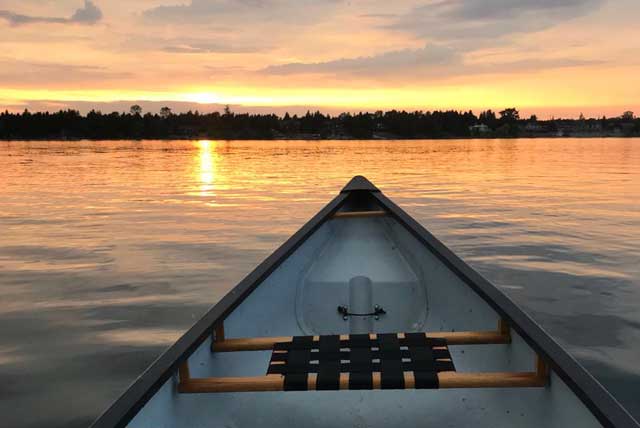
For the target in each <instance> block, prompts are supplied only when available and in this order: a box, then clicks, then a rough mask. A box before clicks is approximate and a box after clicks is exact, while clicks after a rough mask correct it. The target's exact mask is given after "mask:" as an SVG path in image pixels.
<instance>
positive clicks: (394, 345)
mask: <svg viewBox="0 0 640 428" xmlns="http://www.w3.org/2000/svg"><path fill="white" fill-rule="evenodd" d="M378 343H379V346H380V365H381V370H380V377H381V381H382V383H381V388H382V389H404V372H403V371H402V353H401V352H400V341H399V340H398V335H396V334H379V335H378Z"/></svg>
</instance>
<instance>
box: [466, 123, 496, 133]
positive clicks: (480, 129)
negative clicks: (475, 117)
mask: <svg viewBox="0 0 640 428" xmlns="http://www.w3.org/2000/svg"><path fill="white" fill-rule="evenodd" d="M469 131H471V133H472V134H486V133H488V132H491V128H489V127H488V126H487V125H485V124H484V123H479V124H477V125H473V126H470V127H469Z"/></svg>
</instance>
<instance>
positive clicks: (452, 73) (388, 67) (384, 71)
mask: <svg viewBox="0 0 640 428" xmlns="http://www.w3.org/2000/svg"><path fill="white" fill-rule="evenodd" d="M600 64H603V61H600V60H588V59H578V58H546V59H543V58H533V59H532V58H526V59H519V60H511V61H494V62H487V61H484V62H480V63H479V62H469V61H467V60H466V59H465V56H464V55H463V53H462V52H458V51H455V50H454V49H452V48H449V47H446V46H439V45H427V46H425V47H424V48H422V49H404V50H398V51H390V52H385V53H382V54H380V55H373V56H368V57H358V58H340V59H336V60H333V61H325V62H316V63H300V62H297V63H287V64H279V65H273V66H269V67H266V68H264V69H262V70H260V72H261V73H264V74H270V75H304V74H319V75H327V76H334V77H345V78H347V77H359V78H362V79H375V80H397V79H405V80H407V81H410V80H411V79H416V78H425V77H428V78H429V79H432V80H433V79H441V78H449V77H457V76H473V75H480V74H513V73H521V72H536V71H542V70H550V69H558V68H571V67H586V66H593V65H600Z"/></svg>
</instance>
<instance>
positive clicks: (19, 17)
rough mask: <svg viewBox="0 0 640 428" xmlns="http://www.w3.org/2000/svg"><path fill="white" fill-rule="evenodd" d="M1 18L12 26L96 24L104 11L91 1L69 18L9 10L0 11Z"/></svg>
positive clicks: (85, 2) (88, 0) (86, 1)
mask: <svg viewBox="0 0 640 428" xmlns="http://www.w3.org/2000/svg"><path fill="white" fill-rule="evenodd" d="M0 18H4V19H5V20H6V21H7V22H9V24H11V25H15V26H17V25H25V24H38V23H44V24H74V23H75V24H95V23H97V22H98V21H100V20H101V19H102V11H101V10H100V9H99V8H98V7H97V6H96V5H95V4H94V3H93V2H92V1H91V0H85V1H84V6H83V7H81V8H79V9H77V10H76V11H75V12H74V14H73V15H71V17H69V18H60V17H49V16H32V15H23V14H19V13H15V12H11V11H9V10H0Z"/></svg>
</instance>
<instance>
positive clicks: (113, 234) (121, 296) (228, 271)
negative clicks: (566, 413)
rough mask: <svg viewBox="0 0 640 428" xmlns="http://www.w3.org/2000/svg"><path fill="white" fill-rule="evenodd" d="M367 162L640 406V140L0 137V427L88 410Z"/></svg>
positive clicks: (58, 422)
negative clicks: (29, 139)
mask: <svg viewBox="0 0 640 428" xmlns="http://www.w3.org/2000/svg"><path fill="white" fill-rule="evenodd" d="M356 174H363V175H366V176H367V177H368V178H370V179H371V180H372V181H373V182H374V183H375V184H377V185H378V186H379V187H380V188H382V189H383V190H384V191H385V193H386V194H387V195H388V196H390V197H391V198H393V199H394V200H395V201H396V202H397V203H399V204H400V205H401V206H402V207H403V208H405V209H406V210H407V211H408V212H409V213H410V214H411V215H413V216H414V217H415V218H416V219H418V220H419V221H420V222H421V223H422V224H423V225H425V226H426V227H427V228H428V229H430V230H431V231H432V232H433V233H435V234H436V235H437V236H438V237H439V238H441V239H442V240H443V241H444V242H445V243H446V244H448V245H449V246H450V247H451V248H452V249H453V250H454V251H456V252H457V253H458V254H459V255H461V256H462V257H463V258H464V259H465V260H466V261H468V262H469V263H470V264H471V265H472V266H474V267H475V268H476V269H478V270H479V271H480V272H481V273H483V274H484V275H485V276H487V277H488V278H489V279H490V280H492V281H493V282H495V283H496V284H497V285H498V286H500V287H501V288H502V289H503V290H504V291H505V292H507V293H508V294H509V295H510V296H511V297H512V298H513V299H514V300H515V301H516V302H518V303H519V304H521V305H522V306H523V307H524V308H525V309H526V310H527V311H528V312H529V313H530V314H531V315H532V316H533V317H534V318H535V319H536V320H537V321H539V322H540V323H541V324H542V325H543V326H544V328H546V329H547V330H548V331H549V332H550V333H551V334H552V335H553V336H554V337H555V338H556V339H557V340H559V341H560V342H561V343H562V344H563V345H565V346H566V347H567V348H568V349H569V350H570V351H571V353H572V354H573V355H575V356H576V357H577V358H578V359H579V360H580V361H581V362H582V363H583V364H584V365H585V366H586V367H587V368H588V369H589V370H590V371H591V372H592V373H593V374H594V375H595V376H596V377H597V378H598V379H599V380H600V381H601V382H603V383H604V384H605V386H607V387H608V388H609V390H610V391H611V392H612V393H613V394H614V395H615V396H616V397H617V398H618V399H619V400H621V401H622V402H623V403H624V404H625V405H626V406H627V407H628V408H629V410H630V411H632V412H633V413H634V414H635V415H636V417H637V418H638V417H640V400H638V398H637V397H638V392H640V363H639V361H640V311H638V308H639V307H640V140H637V139H636V140H632V139H624V140H622V139H621V140H616V139H606V140H600V139H591V140H505V141H500V140H494V141H473V140H460V141H364V142H360V141H340V142H316V141H300V142H284V141H274V142H219V141H174V142H157V141H144V142H128V141H122V142H57V141H51V142H0V198H1V199H0V293H1V294H0V296H1V297H0V415H2V420H3V422H2V423H0V425H2V426H7V427H19V428H23V427H24V428H26V427H29V428H36V427H37V428H41V427H42V428H44V427H47V428H50V427H76V426H77V427H82V426H86V425H87V424H89V423H90V422H91V421H92V420H93V419H94V418H95V417H96V416H97V415H98V414H99V413H100V412H101V411H102V410H104V408H105V407H106V406H107V405H108V404H109V403H110V402H111V401H112V400H114V399H115V398H116V397H117V396H118V395H119V394H120V393H122V392H123V391H124V390H125V388H126V387H127V386H128V384H129V383H130V382H132V381H133V380H134V379H135V378H136V376H138V375H139V374H140V373H141V372H142V371H143V370H144V369H145V368H146V367H147V365H149V364H150V363H151V362H152V361H153V360H154V359H155V358H156V357H157V356H158V355H159V354H160V353H161V352H162V350H163V349H165V348H166V347H167V346H168V345H170V344H171V343H172V342H173V341H174V340H175V339H176V338H177V337H178V336H179V335H180V334H181V333H182V332H184V331H185V330H186V329H187V328H188V327H189V326H191V324H192V323H194V322H195V321H196V320H197V319H198V318H199V317H200V316H201V315H202V314H203V313H204V312H205V311H206V310H207V309H208V308H209V307H210V306H211V305H212V304H214V303H215V302H216V301H217V300H218V299H220V298H221V297H222V296H223V295H224V294H225V292H226V291H227V290H229V289H230V288H231V287H233V286H234V285H235V283H236V282H238V281H239V280H240V279H241V278H242V277H243V276H244V275H245V274H246V273H248V272H249V271H250V270H251V269H252V268H253V267H254V266H255V265H256V264H257V263H258V262H260V261H261V260H262V259H263V258H264V257H266V256H267V255H268V254H270V252H271V251H272V250H274V249H275V248H276V247H277V246H278V245H279V244H281V243H282V242H283V241H284V240H285V239H286V238H287V237H289V236H290V235H291V234H292V233H293V232H294V231H295V230H297V229H298V228H299V227H300V226H302V225H303V224H304V223H305V222H306V221H307V220H308V219H309V218H310V217H311V216H312V215H313V214H315V213H316V212H317V211H318V210H319V209H320V208H321V207H322V206H323V205H324V204H325V203H326V202H328V201H329V200H330V199H331V198H332V197H333V196H335V194H336V193H337V192H338V191H339V189H340V188H341V187H342V186H343V185H344V184H345V183H346V182H347V180H348V179H349V178H350V177H351V176H353V175H356Z"/></svg>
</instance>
